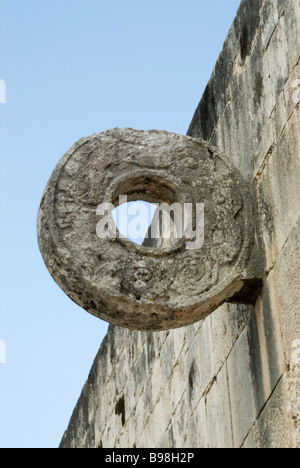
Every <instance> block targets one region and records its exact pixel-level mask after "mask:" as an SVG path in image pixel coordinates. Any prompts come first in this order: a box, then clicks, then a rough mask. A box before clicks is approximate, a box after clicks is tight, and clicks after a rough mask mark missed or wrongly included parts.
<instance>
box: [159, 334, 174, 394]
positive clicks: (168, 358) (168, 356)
mask: <svg viewBox="0 0 300 468" xmlns="http://www.w3.org/2000/svg"><path fill="white" fill-rule="evenodd" d="M160 357H161V367H162V378H163V385H164V386H165V385H167V383H168V380H169V377H170V375H171V372H172V370H173V367H174V364H175V362H176V358H177V355H176V353H175V345H174V336H173V333H169V335H168V337H167V339H166V341H165V343H164V344H163V347H162V349H161V352H160Z"/></svg>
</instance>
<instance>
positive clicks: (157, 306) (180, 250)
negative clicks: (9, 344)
mask: <svg viewBox="0 0 300 468" xmlns="http://www.w3.org/2000/svg"><path fill="white" fill-rule="evenodd" d="M119 196H127V197H128V201H132V200H138V199H143V200H145V201H150V202H156V203H159V204H161V203H168V204H169V205H171V204H173V203H178V204H180V206H183V205H184V204H185V203H190V204H193V206H196V204H197V203H199V204H200V203H203V204H204V207H205V241H204V245H203V246H202V244H201V247H198V248H197V249H194V248H193V250H190V248H187V242H188V239H187V238H185V237H181V238H179V239H176V240H175V239H174V241H175V242H174V244H173V245H172V246H171V247H169V248H166V249H160V250H159V249H155V248H154V249H149V248H146V247H144V246H138V245H136V244H133V243H132V242H130V241H129V240H128V239H124V238H122V237H120V236H118V237H117V238H106V239H102V238H99V237H98V236H97V234H96V226H97V223H98V222H99V218H97V213H96V211H97V207H98V206H99V204H101V203H109V204H114V205H115V206H116V205H117V204H118V202H119ZM38 231H39V245H40V249H41V252H42V255H43V257H44V260H45V263H46V265H47V267H48V269H49V271H50V273H51V275H52V276H53V278H54V279H55V281H56V282H57V283H58V284H59V286H60V287H61V288H62V289H63V290H64V291H65V292H66V293H67V294H68V295H69V297H70V298H71V299H72V300H74V301H75V302H76V303H77V304H79V305H80V306H82V307H83V308H84V309H86V310H87V311H88V312H90V313H91V314H93V315H96V316H98V317H100V318H102V319H103V320H106V321H109V322H111V323H113V324H115V325H120V326H123V327H128V328H133V329H137V330H162V329H171V328H178V327H180V326H184V325H188V324H191V323H194V322H196V321H197V320H199V319H201V318H204V317H205V316H206V315H207V314H209V313H211V312H212V311H213V310H215V309H216V308H217V307H218V306H219V305H220V304H222V303H223V302H224V301H226V300H228V299H230V298H231V297H232V296H234V295H235V294H236V293H238V292H239V291H240V290H241V289H243V287H244V280H246V279H247V278H246V277H247V273H246V267H247V262H248V259H249V256H250V254H251V250H252V246H253V235H254V233H253V206H252V198H251V192H250V189H249V188H248V186H247V184H246V182H245V181H244V180H243V179H242V177H241V176H240V175H239V173H238V172H237V171H236V170H235V169H234V168H233V167H232V166H231V165H230V164H229V163H228V162H227V161H226V160H225V158H224V157H223V156H220V155H219V153H218V152H217V151H216V150H215V149H214V148H213V147H211V146H210V145H208V144H207V143H205V142H204V141H202V140H195V139H192V138H189V137H184V136H180V135H175V134H170V133H167V132H161V131H157V130H153V131H149V132H143V131H134V130H132V129H113V130H109V131H107V132H104V133H101V134H99V135H93V136H91V137H88V138H85V139H82V140H80V141H79V142H78V143H76V144H75V145H74V146H73V147H72V148H71V149H70V150H69V151H68V152H67V153H66V155H65V156H64V157H63V158H62V160H61V161H60V163H59V164H58V166H57V167H56V169H55V171H54V173H53V175H52V177H51V179H50V181H49V184H48V186H47V188H46V191H45V194H44V196H43V200H42V203H41V207H40V211H39V222H38ZM189 242H190V241H189Z"/></svg>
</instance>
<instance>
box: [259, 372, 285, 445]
mask: <svg viewBox="0 0 300 468" xmlns="http://www.w3.org/2000/svg"><path fill="white" fill-rule="evenodd" d="M255 439H256V447H257V448H288V447H289V445H290V432H289V424H288V421H287V418H286V411H285V401H284V395H283V381H282V380H281V381H280V382H279V384H278V385H277V387H276V389H275V391H274V393H273V394H272V396H271V397H270V399H269V401H268V402H267V404H266V406H265V408H264V410H263V411H262V413H261V415H260V416H259V418H258V421H257V423H256V424H255Z"/></svg>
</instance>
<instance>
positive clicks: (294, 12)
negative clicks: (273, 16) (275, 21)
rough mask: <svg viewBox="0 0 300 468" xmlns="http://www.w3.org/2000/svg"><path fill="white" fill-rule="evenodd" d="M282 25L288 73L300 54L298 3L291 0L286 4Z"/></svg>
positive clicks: (299, 12) (299, 9) (299, 13)
mask: <svg viewBox="0 0 300 468" xmlns="http://www.w3.org/2000/svg"><path fill="white" fill-rule="evenodd" d="M282 20H283V26H284V33H285V39H286V43H287V54H286V55H287V60H288V71H289V74H290V73H291V72H292V71H293V70H294V68H295V65H296V63H297V62H299V56H300V4H299V2H298V1H297V0H292V1H290V2H289V3H288V4H287V8H286V10H285V13H284V15H283V18H282Z"/></svg>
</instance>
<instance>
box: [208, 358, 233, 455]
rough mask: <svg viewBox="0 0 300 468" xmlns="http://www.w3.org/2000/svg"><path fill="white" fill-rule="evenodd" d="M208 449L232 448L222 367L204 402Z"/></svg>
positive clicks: (228, 410)
mask: <svg viewBox="0 0 300 468" xmlns="http://www.w3.org/2000/svg"><path fill="white" fill-rule="evenodd" d="M206 411H207V430H208V440H209V448H232V447H233V438H232V429H231V415H230V402H229V394H228V382H227V370H226V365H224V366H223V367H222V369H221V371H220V373H219V375H218V377H217V380H216V382H215V383H214V384H213V386H212V387H211V389H210V391H209V393H208V395H207V402H206Z"/></svg>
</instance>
